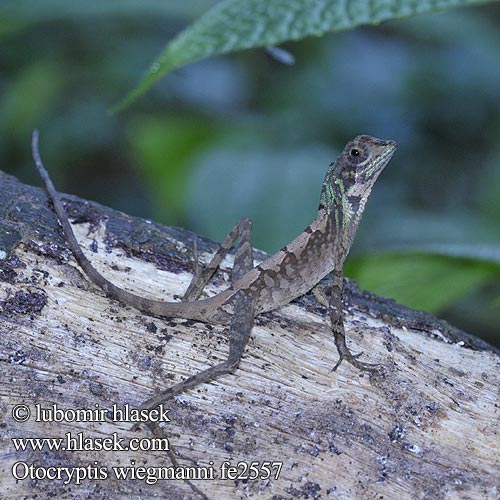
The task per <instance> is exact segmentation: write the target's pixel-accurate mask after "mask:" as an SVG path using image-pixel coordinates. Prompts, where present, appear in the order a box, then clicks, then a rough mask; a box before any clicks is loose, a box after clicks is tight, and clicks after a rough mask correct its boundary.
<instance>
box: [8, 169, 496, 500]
mask: <svg viewBox="0 0 500 500" xmlns="http://www.w3.org/2000/svg"><path fill="white" fill-rule="evenodd" d="M0 186H1V189H0V317H1V320H2V321H1V322H0V334H1V335H0V348H1V349H0V353H1V355H0V376H1V381H2V384H1V386H0V419H1V421H0V498H2V499H3V498H6V499H7V498H8V499H12V498H73V499H83V498H92V499H121V498H137V499H139V498H140V499H149V498H169V499H177V498H191V497H192V498H195V497H196V495H195V494H194V493H193V491H192V490H191V488H190V487H189V485H187V484H186V483H185V482H183V481H180V480H174V479H161V477H165V476H162V474H166V475H168V474H171V473H173V472H175V473H176V474H177V476H176V477H179V474H184V475H187V474H188V473H189V472H191V473H194V474H198V477H202V476H203V474H206V475H207V476H208V477H210V476H211V475H213V476H214V477H215V478H214V479H205V480H197V481H194V484H196V486H197V487H198V488H200V489H201V490H202V491H203V492H204V493H205V494H206V495H207V496H208V497H209V498H211V499H237V498H242V499H247V498H250V499H254V498H255V499H256V498H259V499H274V500H278V499H299V498H311V499H314V498H325V499H326V498H332V499H374V498H384V499H386V500H387V499H398V500H401V499H414V498H422V499H424V498H425V499H430V498H432V499H440V498H443V499H448V498H478V499H479V498H480V499H487V498H491V499H493V498H498V486H499V484H498V462H497V460H498V456H499V450H498V442H499V440H498V387H499V386H500V383H499V380H498V369H497V368H498V363H499V356H498V352H495V350H494V349H493V348H491V347H490V346H488V345H487V344H485V343H484V342H482V341H480V340H479V339H476V338H474V337H473V336H471V335H468V334H465V333H464V332H461V331H459V330H458V329H456V328H454V327H452V326H450V325H448V324H446V323H445V322H443V321H440V320H438V319H436V318H434V317H432V316H430V315H428V314H425V313H420V312H416V311H411V310H409V309H407V308H404V307H402V306H399V305H397V304H395V303H394V302H393V301H390V300H387V299H383V298H380V297H376V296H374V295H372V294H368V293H366V292H360V291H359V290H358V289H357V288H356V286H355V284H354V283H352V282H348V283H347V285H346V286H347V294H346V297H345V304H344V309H345V318H346V329H347V337H348V342H349V345H350V347H351V349H352V350H353V351H354V352H359V351H363V352H364V354H363V358H362V359H363V360H364V361H372V362H375V363H381V364H382V369H381V370H379V371H377V372H374V373H370V374H369V373H366V372H360V371H359V370H357V369H354V368H353V367H351V366H350V365H348V364H346V363H343V364H342V365H341V366H340V368H339V369H338V370H337V371H336V372H331V368H332V367H333V365H334V364H335V361H336V359H337V353H336V350H335V346H334V342H333V338H332V334H331V331H330V327H329V324H328V317H327V314H326V310H325V309H324V308H323V307H322V306H320V305H319V304H318V303H317V302H316V301H315V300H314V298H313V297H312V296H311V295H307V296H304V297H303V298H301V299H300V300H297V301H295V302H293V303H292V304H290V305H288V306H286V307H283V308H282V309H280V310H278V311H274V312H271V313H266V314H262V315H261V316H259V317H258V318H257V320H256V325H255V327H254V329H253V332H252V336H251V339H250V342H249V345H248V347H247V349H246V351H245V354H244V357H243V360H242V362H241V365H240V367H239V369H238V370H237V371H236V373H235V374H234V375H227V376H224V377H222V378H221V379H219V380H218V381H216V382H213V383H210V384H205V385H204V386H201V387H197V388H195V389H194V390H191V391H188V392H187V393H185V394H182V395H180V396H178V397H176V398H175V399H174V400H172V401H170V402H169V403H168V404H167V405H166V408H168V409H169V410H170V412H169V413H168V417H169V418H170V420H171V421H170V422H169V423H166V424H165V426H164V427H163V431H164V433H165V436H167V437H168V440H169V441H170V443H171V444H172V445H174V447H175V450H176V451H177V452H179V453H180V454H181V455H182V458H181V457H179V462H180V467H179V468H177V469H176V470H175V471H174V468H173V466H172V464H171V462H170V460H169V458H168V456H167V454H166V453H165V451H161V450H160V451H155V450H138V451H131V450H122V449H120V446H119V445H121V446H125V445H127V444H128V443H129V440H130V439H131V438H138V439H136V441H135V442H131V443H130V444H133V445H135V444H137V445H139V444H141V445H142V447H143V448H147V447H151V446H158V445H164V444H165V441H159V440H156V441H155V440H154V439H153V437H154V436H153V435H152V434H151V433H150V431H149V430H148V428H147V427H146V426H144V425H143V426H141V428H140V429H139V430H135V431H132V430H131V423H130V422H122V421H117V420H116V417H119V416H120V415H116V414H115V415H113V414H112V413H107V414H106V415H107V418H105V419H104V420H105V421H97V420H100V419H102V418H99V417H102V414H99V413H98V412H97V410H100V409H104V410H111V409H112V408H113V405H116V407H117V408H119V409H123V408H125V405H128V408H129V409H132V410H133V409H137V408H138V407H139V406H140V404H141V403H142V402H143V401H144V400H145V399H147V398H149V397H151V396H152V395H153V394H154V393H155V392H156V391H160V390H162V389H164V388H166V387H168V386H170V385H172V384H174V383H176V382H178V381H180V380H182V379H183V378H185V377H187V376H188V375H190V374H192V373H194V372H196V371H199V370H201V369H204V368H206V367H208V366H209V365H213V364H215V363H217V362H218V361H219V360H221V359H222V358H223V357H224V355H225V353H226V352H227V332H226V327H223V326H213V325H207V324H203V323H198V322H194V321H188V320H183V319H165V318H158V317H152V316H148V315H146V314H143V313H141V312H140V311H137V310H135V309H133V308H130V307H125V306H123V305H121V304H120V303H117V302H116V301H113V300H110V299H108V298H107V297H106V296H104V294H103V292H102V291H101V290H99V289H97V288H96V287H95V286H94V285H92V284H91V283H89V282H88V280H87V279H86V278H85V276H84V275H83V274H82V271H81V270H80V269H79V268H78V266H77V265H76V263H75V261H74V259H73V257H72V256H71V253H70V251H69V249H68V247H67V244H66V242H65V241H64V238H63V237H62V234H61V233H60V230H59V227H58V223H57V220H56V216H55V214H54V213H53V211H52V207H51V206H50V204H49V202H48V200H47V197H46V196H45V194H44V192H43V191H42V190H41V189H38V188H34V187H31V186H26V185H23V184H21V183H19V182H18V181H17V180H16V179H14V178H13V177H11V176H8V175H6V174H3V173H2V172H0ZM64 200H65V202H66V207H67V210H68V212H69V214H70V216H71V219H72V221H74V228H75V231H76V233H77V237H78V239H79V241H80V242H81V245H82V247H83V248H84V249H86V252H87V254H88V255H89V257H90V258H91V260H92V262H93V263H94V264H95V265H96V267H97V268H98V269H100V270H101V271H102V273H103V274H104V275H105V276H107V277H108V278H109V279H111V280H112V281H113V282H114V283H116V284H117V285H119V286H121V287H123V288H126V289H128V290H130V291H133V292H135V293H137V294H139V295H144V296H149V297H155V298H162V299H164V300H173V298H174V297H176V296H178V295H181V294H182V293H183V291H184V290H185V288H186V287H187V285H188V283H189V281H190V279H191V275H192V269H193V255H192V245H193V242H194V240H195V239H196V241H197V246H198V252H199V253H200V256H201V259H202V261H206V260H207V259H208V256H209V254H210V252H212V251H213V250H214V248H215V245H214V244H213V243H211V242H209V241H207V240H205V239H203V238H201V237H199V236H196V235H194V234H192V233H189V232H187V231H183V230H180V229H175V228H168V227H163V226H161V225H158V224H154V223H151V222H149V221H145V220H142V219H138V218H134V217H130V216H127V215H124V214H122V213H118V212H115V211H113V210H110V209H108V208H105V207H102V206H99V205H98V204H96V203H89V202H86V201H82V200H79V199H78V198H75V197H73V196H65V197H64ZM259 256H260V257H261V258H262V257H263V255H262V254H261V255H259ZM230 267H231V258H228V259H227V260H225V261H224V263H223V269H222V270H221V272H219V273H218V275H217V276H216V279H215V281H214V282H213V283H212V284H211V285H210V286H209V290H208V292H207V293H208V294H213V293H215V292H217V291H219V290H221V289H223V288H224V287H225V286H227V284H228V274H229V270H230ZM327 281H328V280H327ZM325 286H327V283H325ZM23 405H24V406H23ZM55 409H58V410H60V411H59V414H57V412H56V413H54V410H55ZM76 409H86V410H89V411H88V412H86V413H85V415H79V416H86V417H87V421H72V420H73V417H76V416H78V415H77V413H78V412H75V411H70V410H76ZM28 410H29V411H30V412H31V415H30V416H29V418H27V419H26V420H25V421H21V420H23V415H24V416H25V415H26V414H27V413H26V412H27V411H28ZM42 410H46V412H45V413H44V412H43V411H42ZM48 410H53V414H52V415H50V414H49V412H48ZM64 410H66V412H65V413H64V415H63V414H62V411H64ZM90 410H96V411H95V412H90ZM16 412H17V413H16ZM62 416H64V417H65V419H63V420H61V417H62ZM37 417H39V418H38V419H37ZM90 417H92V418H90ZM16 418H17V420H16ZM89 420H93V421H89ZM67 436H70V437H71V438H72V439H74V440H73V441H71V442H69V444H70V445H71V447H70V449H65V450H63V449H61V450H56V449H52V450H50V449H49V447H48V443H47V442H46V443H45V444H44V447H43V449H42V450H35V449H33V445H34V443H28V446H27V447H26V449H25V450H24V451H23V450H16V444H17V446H19V445H20V443H19V441H15V439H16V438H27V437H30V438H63V440H64V441H66V440H67V439H68V438H67ZM113 437H114V442H113V441H112V439H113ZM107 438H108V439H111V441H109V442H108V441H106V439H107ZM120 439H123V441H120ZM38 444H39V445H40V444H41V441H38ZM65 444H66V443H65ZM35 446H36V444H35ZM99 446H102V447H109V448H112V449H109V450H105V449H103V450H100V449H96V448H99ZM79 447H80V448H81V447H83V448H84V449H76V448H79ZM89 447H93V448H94V449H90V448H89ZM266 462H267V463H268V462H272V463H274V465H271V466H270V472H271V474H270V477H266V476H268V469H267V468H266V465H267V464H266ZM226 463H230V464H231V465H232V466H238V464H239V468H238V472H239V473H241V474H242V476H241V477H240V478H237V477H230V476H229V475H228V474H227V473H228V471H229V472H230V471H231V469H228V467H227V466H226V468H225V469H224V467H225V466H224V464H226ZM277 463H282V466H281V469H280V471H279V475H278V478H275V475H276V473H277V471H278V465H277ZM252 464H253V467H250V466H251V465H252ZM246 468H248V470H245V469H246ZM223 470H225V471H226V476H227V478H226V479H224V478H223V477H221V476H222V473H223ZM245 472H246V475H248V474H250V475H251V476H254V475H255V474H257V475H258V477H259V478H258V479H253V480H252V479H245V477H244V476H245ZM119 474H127V477H126V479H123V478H120V477H118V475H119ZM134 475H135V476H134ZM14 476H17V478H16V477H14ZM159 477H160V479H158V478H159ZM167 477H170V476H167ZM53 478H55V479H53Z"/></svg>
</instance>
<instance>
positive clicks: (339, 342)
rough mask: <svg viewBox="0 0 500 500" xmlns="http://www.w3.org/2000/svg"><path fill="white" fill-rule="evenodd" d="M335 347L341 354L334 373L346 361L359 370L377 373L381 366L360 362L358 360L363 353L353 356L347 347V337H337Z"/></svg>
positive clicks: (333, 369)
mask: <svg viewBox="0 0 500 500" xmlns="http://www.w3.org/2000/svg"><path fill="white" fill-rule="evenodd" d="M335 345H336V346H337V351H338V353H339V360H338V361H337V362H336V363H335V366H334V367H333V368H332V372H334V371H336V370H337V368H338V367H339V366H340V365H341V363H342V361H344V360H345V361H347V362H348V363H350V364H351V365H352V366H354V367H355V368H357V369H358V370H362V371H375V370H378V369H379V368H380V366H381V365H380V364H379V363H365V362H364V361H358V358H359V357H360V356H362V355H363V352H359V353H358V354H353V353H352V352H351V351H350V350H349V348H348V347H347V345H346V343H345V337H344V336H343V335H339V336H335Z"/></svg>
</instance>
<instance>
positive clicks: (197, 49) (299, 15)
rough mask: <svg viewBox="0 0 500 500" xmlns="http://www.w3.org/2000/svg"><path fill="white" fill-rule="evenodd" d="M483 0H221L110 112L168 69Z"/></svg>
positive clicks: (147, 86)
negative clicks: (208, 58)
mask: <svg viewBox="0 0 500 500" xmlns="http://www.w3.org/2000/svg"><path fill="white" fill-rule="evenodd" d="M487 1H488V0H419V1H415V0H224V1H221V2H220V3H218V4H216V5H215V6H214V7H212V9H210V10H209V11H208V12H207V13H206V14H204V15H203V16H202V17H200V18H199V19H198V20H197V21H195V22H194V23H193V24H192V25H191V26H189V27H188V28H187V29H186V30H184V31H183V32H181V33H180V34H179V35H178V36H177V37H175V38H174V39H173V40H172V41H171V42H170V43H169V44H168V45H167V47H166V48H165V49H164V51H163V52H162V53H161V55H160V56H159V58H158V59H156V60H155V61H154V62H153V64H152V65H151V67H150V69H149V71H148V72H147V74H146V76H145V77H144V79H143V80H142V81H141V82H140V83H139V85H138V86H137V87H136V88H135V89H134V90H132V91H131V92H130V93H129V94H128V95H127V96H126V97H125V98H124V99H123V100H122V101H121V102H119V103H118V104H117V105H115V106H114V107H113V109H112V111H119V110H121V109H123V108H124V107H126V106H128V105H129V104H130V103H131V102H132V101H134V100H135V99H136V98H137V97H139V96H140V95H142V94H143V93H144V92H145V91H146V90H147V89H148V88H149V87H151V85H153V83H155V82H156V81H157V80H158V79H159V78H161V77H162V76H163V75H165V74H166V73H168V72H169V71H172V70H173V69H175V68H178V67H180V66H183V65H185V64H188V63H191V62H194V61H198V60H200V59H204V58H207V57H212V56H215V55H220V54H227V53H229V52H234V51H237V50H242V49H250V48H255V47H263V46H267V45H272V46H274V45H277V44H280V43H283V42H285V41H287V40H300V39H301V38H304V37H307V36H321V35H323V34H324V33H326V32H329V31H340V30H346V29H349V28H354V27H355V26H359V25H362V24H377V23H380V22H381V21H386V20H388V19H398V18H403V17H409V16H413V15H415V14H421V13H423V12H435V11H442V10H446V9H449V8H452V7H458V6H463V5H472V4H480V3H486V2H487ZM490 1H491V0H490Z"/></svg>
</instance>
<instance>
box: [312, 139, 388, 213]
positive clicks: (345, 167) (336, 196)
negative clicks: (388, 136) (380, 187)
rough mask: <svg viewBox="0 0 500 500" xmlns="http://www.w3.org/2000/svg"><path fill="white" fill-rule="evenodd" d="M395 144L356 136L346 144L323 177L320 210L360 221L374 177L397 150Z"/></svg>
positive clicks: (375, 177) (375, 178)
mask: <svg viewBox="0 0 500 500" xmlns="http://www.w3.org/2000/svg"><path fill="white" fill-rule="evenodd" d="M396 147H397V145H396V143H395V142H394V141H383V140H381V139H376V138H375V137H370V136H369V135H358V136H357V137H356V138H354V139H353V140H352V141H349V142H348V143H347V144H346V146H345V148H344V150H343V151H342V153H341V154H340V156H339V157H338V158H337V160H336V161H335V162H334V163H331V164H330V168H329V169H328V172H327V174H326V178H325V182H324V183H323V190H322V192H321V201H320V208H323V209H324V210H326V212H327V213H328V214H329V213H331V211H332V208H333V207H334V206H335V207H338V208H340V209H341V210H342V212H343V214H344V216H345V217H346V218H347V219H351V218H356V219H359V218H360V217H361V214H362V212H363V210H364V206H365V203H366V200H367V199H368V196H369V195H370V192H371V190H372V187H373V185H374V184H375V181H376V180H377V177H378V176H379V174H380V173H381V172H382V170H383V169H384V167H385V166H386V165H387V163H388V162H389V160H390V159H391V157H392V155H393V154H394V151H395V150H396Z"/></svg>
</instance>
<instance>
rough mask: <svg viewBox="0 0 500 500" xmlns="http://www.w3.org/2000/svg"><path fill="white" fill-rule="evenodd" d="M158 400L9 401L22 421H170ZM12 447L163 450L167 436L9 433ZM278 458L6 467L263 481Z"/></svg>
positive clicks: (79, 474) (93, 475) (26, 471)
mask: <svg viewBox="0 0 500 500" xmlns="http://www.w3.org/2000/svg"><path fill="white" fill-rule="evenodd" d="M169 411H170V410H168V409H165V408H164V407H163V405H159V407H158V408H156V409H154V410H153V409H147V410H144V409H135V408H130V407H129V406H128V405H124V406H123V407H118V406H117V405H112V407H111V408H109V409H106V408H100V407H99V405H98V404H96V405H95V408H94V409H85V408H77V409H61V408H59V407H58V406H57V405H56V404H53V405H51V406H50V407H45V408H44V407H42V406H41V405H39V404H37V405H34V411H33V409H32V408H31V407H30V406H28V405H25V404H19V405H15V406H14V407H13V409H12V412H11V414H12V417H13V419H14V420H15V421H16V422H26V421H28V420H29V419H30V418H34V420H35V421H36V422H106V421H108V422H109V421H114V422H130V423H142V422H155V423H158V424H160V425H162V424H164V423H168V422H170V420H169V418H168V416H167V415H168V412H169ZM11 440H12V444H13V446H14V449H15V451H16V452H26V451H29V452H42V451H52V452H57V451H76V452H82V451H83V452H85V451H89V452H92V451H168V450H169V449H170V447H169V442H168V439H167V438H158V437H142V438H139V437H133V438H130V439H128V440H126V439H125V438H120V437H119V436H118V434H117V433H116V432H114V433H112V434H111V435H110V436H108V437H89V436H85V435H84V433H83V432H78V433H76V434H72V433H71V432H67V433H65V434H64V437H51V438H42V437H29V438H28V437H26V438H21V437H15V438H11ZM282 465H283V463H282V462H272V461H262V462H259V461H253V462H238V463H236V464H234V465H233V464H232V463H231V462H223V463H222V464H221V465H220V466H219V467H214V462H212V461H210V462H209V465H208V466H179V465H172V466H166V467H163V466H162V467H144V466H137V465H136V463H135V460H130V465H129V466H119V467H108V466H104V465H101V464H99V462H97V461H94V462H92V463H91V464H88V465H85V466H75V467H68V466H47V465H46V466H43V465H40V464H39V462H36V463H27V462H24V461H18V462H15V463H14V464H13V466H12V469H11V472H12V476H13V477H14V478H15V479H16V480H18V481H22V480H24V479H31V480H33V479H36V480H39V481H40V480H59V481H61V480H62V481H63V482H64V484H69V483H73V484H76V485H78V484H80V483H81V482H82V481H83V480H91V481H92V480H103V479H107V478H109V477H114V478H116V479H122V480H140V481H144V482H146V483H147V484H155V483H157V482H158V481H160V480H172V479H174V480H185V479H188V480H196V479H223V480H231V481H234V480H250V481H252V480H266V479H270V478H274V479H278V477H279V474H280V472H281V467H282Z"/></svg>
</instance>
